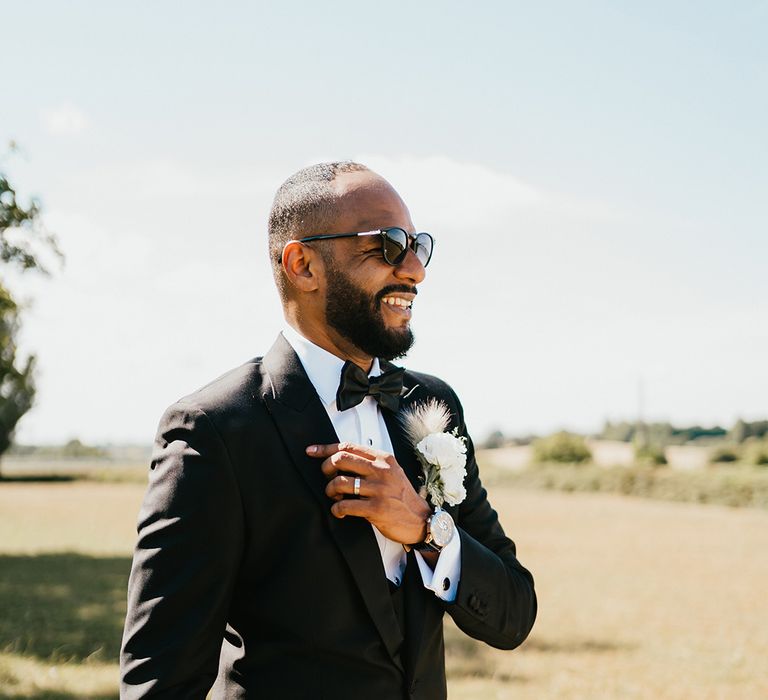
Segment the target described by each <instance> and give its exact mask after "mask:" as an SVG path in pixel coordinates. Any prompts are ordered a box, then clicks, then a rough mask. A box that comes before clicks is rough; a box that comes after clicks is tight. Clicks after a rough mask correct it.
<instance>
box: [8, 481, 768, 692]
mask: <svg viewBox="0 0 768 700" xmlns="http://www.w3.org/2000/svg"><path fill="white" fill-rule="evenodd" d="M142 490H143V487H142V485H141V484H136V483H126V482H118V483H98V482H89V481H77V480H76V481H69V482H65V481H62V482H50V483H32V482H24V481H18V482H0V698H36V699H43V698H47V699H48V700H65V699H66V700H71V699H74V698H78V699H80V698H83V699H88V698H90V699H91V700H93V699H96V698H114V697H116V682H117V681H116V677H117V665H116V662H115V657H116V653H117V651H118V647H119V639H120V629H121V624H122V615H123V614H124V610H125V602H124V600H125V584H126V580H127V574H128V568H129V565H130V551H131V547H132V543H133V538H134V530H133V528H134V522H135V518H136V513H137V510H138V506H139V502H140V499H141V494H142ZM491 495H492V500H493V502H494V505H495V506H496V508H497V509H498V510H499V512H500V513H501V514H502V521H503V522H504V524H505V526H506V528H507V530H508V532H509V533H510V535H512V536H513V537H514V539H515V540H516V541H517V543H518V551H519V555H520V558H521V560H522V561H523V562H524V563H525V564H526V565H527V566H528V567H529V568H531V569H532V571H533V572H534V575H535V577H536V582H537V589H538V593H539V600H540V613H539V619H538V621H537V624H536V627H535V629H534V633H533V634H532V636H531V638H530V639H529V640H528V641H527V642H526V644H525V645H523V647H522V648H521V649H519V650H517V651H514V652H497V651H496V650H493V649H490V648H488V647H484V646H482V645H478V644H476V643H475V642H473V641H472V640H469V639H467V638H466V637H464V636H463V635H461V634H459V633H458V632H457V631H456V629H455V628H454V627H453V626H452V625H451V624H450V623H448V624H447V626H446V633H447V641H448V664H449V696H450V697H451V698H452V699H455V700H465V699H469V698H473V699H474V698H478V699H482V700H485V699H486V698H514V699H515V700H520V699H531V700H532V699H534V698H535V699H536V700H541V699H543V698H563V699H565V700H569V699H576V698H584V699H590V700H592V699H598V698H618V699H623V698H663V699H666V698H669V699H670V700H674V699H677V698H679V699H683V698H685V699H687V698H691V699H694V700H706V699H708V698H712V699H714V698H722V699H724V700H725V699H728V700H731V699H736V700H742V699H746V700H749V699H751V698H764V697H768V673H766V669H767V668H768V662H766V659H768V624H766V623H767V622H768V596H766V595H765V592H766V590H768V557H767V556H766V553H767V552H768V512H765V511H760V510H752V509H728V508H726V507H721V506H710V505H705V506H703V505H693V504H679V503H669V502H659V501H650V500H641V499H632V498H627V497H622V496H613V495H605V494H563V493H555V492H535V491H518V490H514V489H511V488H509V487H502V486H498V487H494V488H493V489H492V492H491Z"/></svg>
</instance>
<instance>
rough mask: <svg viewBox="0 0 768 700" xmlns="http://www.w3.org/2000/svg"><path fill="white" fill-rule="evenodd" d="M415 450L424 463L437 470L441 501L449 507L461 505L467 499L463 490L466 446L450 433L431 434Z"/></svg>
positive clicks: (465, 472) (465, 471)
mask: <svg viewBox="0 0 768 700" xmlns="http://www.w3.org/2000/svg"><path fill="white" fill-rule="evenodd" d="M416 450H417V451H418V452H419V453H420V454H421V455H422V456H423V457H424V460H425V461H426V462H428V463H429V464H432V465H434V466H436V467H437V468H438V472H439V480H440V481H441V482H442V489H441V490H440V491H441V493H440V495H441V496H442V500H445V501H446V502H447V503H448V505H451V506H455V505H458V504H459V503H461V502H462V501H463V500H464V499H465V498H466V497H467V491H466V489H465V488H464V477H465V476H466V475H467V470H466V469H465V466H466V464H467V446H466V445H465V444H464V440H463V439H462V438H459V437H456V436H455V435H453V434H451V433H431V434H430V435H427V436H426V437H425V438H424V439H423V440H421V442H419V444H418V445H416ZM428 486H429V485H428ZM431 490H432V489H430V491H431ZM430 495H433V496H434V494H430ZM438 505H441V504H438Z"/></svg>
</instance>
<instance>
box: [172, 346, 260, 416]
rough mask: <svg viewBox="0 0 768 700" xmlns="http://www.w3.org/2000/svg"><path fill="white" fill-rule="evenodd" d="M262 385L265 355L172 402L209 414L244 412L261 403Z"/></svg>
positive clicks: (222, 414) (226, 414)
mask: <svg viewBox="0 0 768 700" xmlns="http://www.w3.org/2000/svg"><path fill="white" fill-rule="evenodd" d="M263 386H264V369H263V365H262V358H261V357H256V358H253V359H252V360H248V361H247V362H245V363H243V364H242V365H240V366H238V367H235V368H233V369H231V370H229V371H228V372H225V373H224V374H222V375H221V376H219V377H217V378H216V379H214V380H213V381H210V382H208V383H207V384H205V385H203V386H202V387H200V388H199V389H197V390H196V391H193V392H192V393H190V394H187V395H186V396H183V397H181V398H180V399H178V400H177V401H176V402H175V403H174V404H173V406H175V407H177V408H182V409H187V410H193V411H194V410H198V411H202V412H203V413H205V414H206V415H208V416H209V417H210V418H217V417H219V418H220V417H225V416H231V415H238V414H240V415H242V414H244V413H248V412H250V411H252V410H253V409H254V407H255V406H256V405H258V404H260V403H261V401H262V393H263V391H262V387H263Z"/></svg>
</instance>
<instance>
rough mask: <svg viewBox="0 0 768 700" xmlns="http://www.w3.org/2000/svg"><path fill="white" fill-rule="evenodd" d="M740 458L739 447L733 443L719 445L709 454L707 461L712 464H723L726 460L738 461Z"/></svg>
mask: <svg viewBox="0 0 768 700" xmlns="http://www.w3.org/2000/svg"><path fill="white" fill-rule="evenodd" d="M740 459H741V454H740V453H739V449H738V448H737V447H735V446H733V445H720V446H719V447H716V448H715V449H714V450H712V452H710V454H709V461H710V462H711V463H712V464H723V463H726V462H738V461H739V460H740Z"/></svg>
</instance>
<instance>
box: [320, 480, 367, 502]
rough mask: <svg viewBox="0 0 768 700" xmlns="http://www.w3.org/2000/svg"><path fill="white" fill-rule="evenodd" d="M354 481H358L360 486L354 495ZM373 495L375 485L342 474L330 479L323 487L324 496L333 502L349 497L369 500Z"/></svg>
mask: <svg viewBox="0 0 768 700" xmlns="http://www.w3.org/2000/svg"><path fill="white" fill-rule="evenodd" d="M355 479H360V486H359V488H358V490H357V493H355ZM375 493H376V484H375V483H373V482H371V481H370V480H368V479H363V478H362V477H359V476H345V475H343V474H340V475H339V476H337V477H335V478H333V479H331V480H330V481H329V482H328V485H327V486H326V487H325V495H326V496H328V498H332V499H333V500H335V501H338V500H339V499H341V498H345V497H349V496H360V497H361V498H369V497H370V496H373V495H375Z"/></svg>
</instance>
